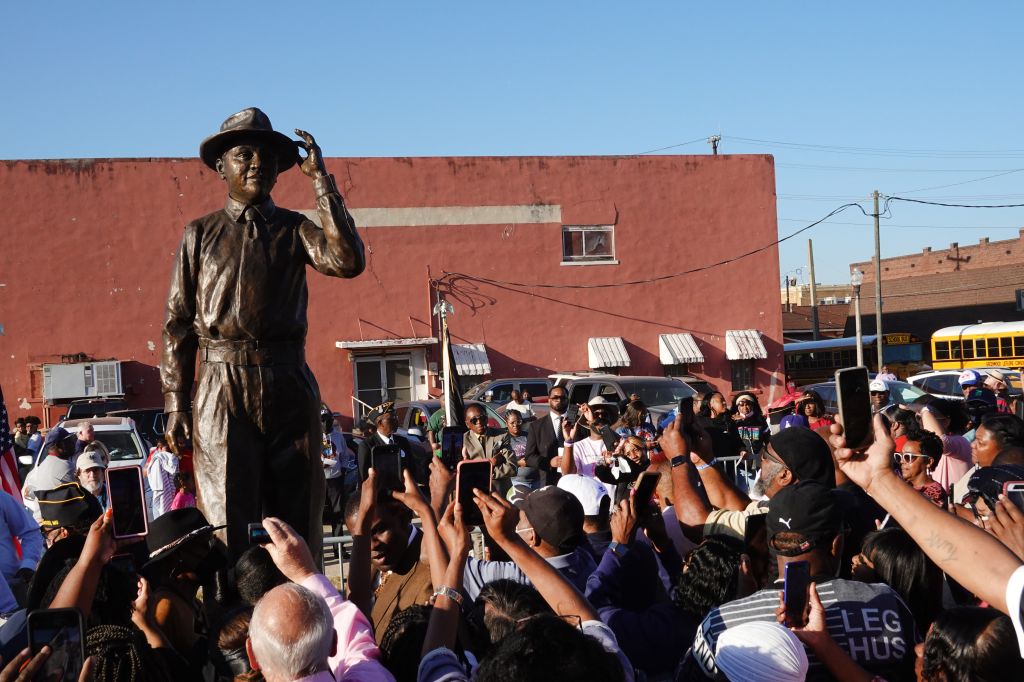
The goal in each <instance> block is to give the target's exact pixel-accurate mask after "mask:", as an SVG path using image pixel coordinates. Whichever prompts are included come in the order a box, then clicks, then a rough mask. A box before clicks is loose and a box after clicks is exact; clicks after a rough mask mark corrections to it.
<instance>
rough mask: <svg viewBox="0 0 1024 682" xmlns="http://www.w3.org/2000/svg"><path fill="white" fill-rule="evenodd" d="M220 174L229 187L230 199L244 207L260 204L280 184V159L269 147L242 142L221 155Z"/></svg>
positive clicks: (218, 169)
mask: <svg viewBox="0 0 1024 682" xmlns="http://www.w3.org/2000/svg"><path fill="white" fill-rule="evenodd" d="M217 172H218V173H220V176H221V177H222V178H224V182H226V183H227V185H228V195H230V196H231V198H232V199H234V200H235V201H238V202H241V203H243V204H258V203H260V202H261V201H263V200H264V199H266V198H267V197H269V196H270V191H271V190H272V189H274V185H275V184H276V183H277V156H276V155H275V154H274V152H273V150H272V148H271V147H270V146H269V145H265V144H263V143H261V142H256V141H243V142H242V143H241V144H238V145H236V146H234V147H232V148H231V149H228V150H227V151H225V152H224V153H223V154H221V157H220V159H218V160H217Z"/></svg>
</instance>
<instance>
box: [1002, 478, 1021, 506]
mask: <svg viewBox="0 0 1024 682" xmlns="http://www.w3.org/2000/svg"><path fill="white" fill-rule="evenodd" d="M1003 494H1004V495H1006V499H1008V500H1009V501H1010V502H1013V503H1014V504H1015V505H1017V509H1020V510H1021V511H1024V481H1007V482H1006V483H1004V484H1003Z"/></svg>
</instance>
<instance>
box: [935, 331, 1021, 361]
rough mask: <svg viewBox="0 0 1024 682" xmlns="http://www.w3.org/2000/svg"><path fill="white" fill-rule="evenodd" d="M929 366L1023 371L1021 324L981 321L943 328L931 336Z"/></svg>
mask: <svg viewBox="0 0 1024 682" xmlns="http://www.w3.org/2000/svg"><path fill="white" fill-rule="evenodd" d="M932 360H933V362H932V367H934V368H935V369H966V368H968V367H989V366H993V365H995V366H998V367H1009V368H1012V369H1021V368H1024V322H981V323H979V324H964V325H957V326H955V327H944V328H942V329H939V330H938V331H936V332H935V333H934V334H932Z"/></svg>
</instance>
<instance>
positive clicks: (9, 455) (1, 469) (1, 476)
mask: <svg viewBox="0 0 1024 682" xmlns="http://www.w3.org/2000/svg"><path fill="white" fill-rule="evenodd" d="M0 488H3V490H4V492H5V493H7V494H9V495H11V496H12V497H13V498H14V499H16V500H17V501H18V503H19V504H23V502H22V499H21V477H20V476H18V464H17V462H16V460H15V459H14V436H13V435H11V424H10V422H9V421H8V420H7V403H5V402H4V391H3V389H2V388H0Z"/></svg>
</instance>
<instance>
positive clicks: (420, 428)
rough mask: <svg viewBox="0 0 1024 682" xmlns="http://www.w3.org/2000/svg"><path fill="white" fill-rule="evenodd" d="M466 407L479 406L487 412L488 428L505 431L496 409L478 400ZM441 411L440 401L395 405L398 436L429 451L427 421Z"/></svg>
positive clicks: (503, 421) (502, 419)
mask: <svg viewBox="0 0 1024 682" xmlns="http://www.w3.org/2000/svg"><path fill="white" fill-rule="evenodd" d="M465 404H466V406H467V407H468V406H470V405H479V406H480V407H482V408H484V410H485V411H486V412H487V426H489V427H491V428H493V429H504V428H505V419H504V417H502V416H501V415H500V414H498V411H497V410H495V409H494V407H492V406H490V405H488V404H487V403H483V402H479V401H476V400H467V401H465ZM440 409H441V401H440V400H412V401H409V402H401V403H395V418H396V419H398V434H399V435H401V436H405V437H406V438H408V439H409V442H410V443H413V444H420V445H421V446H422V447H423V448H424V449H428V448H429V445H428V444H427V420H429V419H430V416H431V415H432V414H434V413H435V412H437V411H438V410H440Z"/></svg>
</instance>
